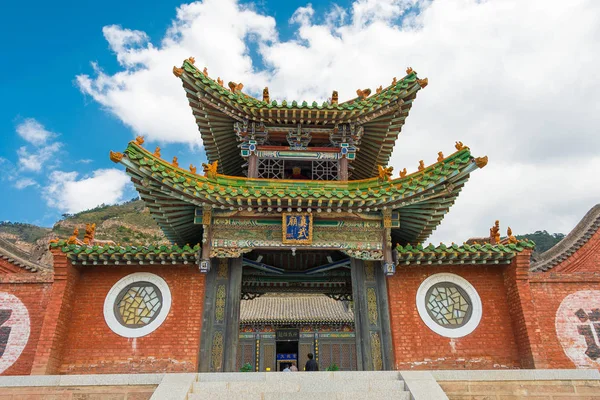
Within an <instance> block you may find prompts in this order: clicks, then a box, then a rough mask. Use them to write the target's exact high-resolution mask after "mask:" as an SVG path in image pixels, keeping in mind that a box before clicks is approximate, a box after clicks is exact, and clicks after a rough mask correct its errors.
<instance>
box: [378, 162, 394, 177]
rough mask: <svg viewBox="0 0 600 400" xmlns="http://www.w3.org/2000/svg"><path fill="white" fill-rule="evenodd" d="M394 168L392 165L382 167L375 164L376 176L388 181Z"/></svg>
mask: <svg viewBox="0 0 600 400" xmlns="http://www.w3.org/2000/svg"><path fill="white" fill-rule="evenodd" d="M393 170H394V167H387V168H384V167H382V166H381V165H378V166H377V171H378V174H377V177H378V178H379V180H380V181H389V180H391V177H392V171H393Z"/></svg>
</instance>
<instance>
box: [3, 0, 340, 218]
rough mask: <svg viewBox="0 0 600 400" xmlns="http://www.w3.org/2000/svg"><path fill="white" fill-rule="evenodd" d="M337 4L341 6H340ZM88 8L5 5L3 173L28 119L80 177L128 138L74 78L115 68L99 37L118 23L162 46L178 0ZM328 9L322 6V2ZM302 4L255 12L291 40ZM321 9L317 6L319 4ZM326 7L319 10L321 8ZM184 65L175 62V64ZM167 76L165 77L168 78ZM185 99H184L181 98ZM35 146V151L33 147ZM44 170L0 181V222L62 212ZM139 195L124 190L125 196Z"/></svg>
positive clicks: (183, 152) (267, 5)
mask: <svg viewBox="0 0 600 400" xmlns="http://www.w3.org/2000/svg"><path fill="white" fill-rule="evenodd" d="M341 3H342V4H343V3H344V2H341ZM92 4H93V3H91V2H86V1H84V2H81V1H62V2H44V1H33V2H9V3H8V4H6V5H4V6H3V7H2V8H3V12H2V13H1V15H0V35H1V36H2V37H3V38H5V40H3V43H2V52H3V53H4V56H3V58H4V57H6V58H4V59H5V60H12V61H11V62H1V63H0V87H2V93H3V94H2V96H1V97H0V133H1V135H0V137H1V142H0V157H1V158H3V159H5V160H6V161H5V162H3V163H2V164H4V165H3V168H4V170H5V171H14V170H18V155H17V150H18V149H19V148H20V147H22V146H27V145H28V143H27V141H25V140H24V139H23V138H22V137H20V136H19V135H18V134H17V132H16V128H17V126H18V125H19V124H21V123H23V122H25V120H27V119H31V118H33V119H35V120H36V121H38V122H39V123H40V124H42V125H43V126H44V128H45V129H46V130H48V131H50V132H53V133H56V134H57V136H56V138H55V139H56V141H58V142H60V143H61V144H62V145H61V148H60V150H59V151H58V152H57V153H55V154H54V156H53V159H54V160H55V161H56V164H55V165H53V166H52V168H53V169H60V170H68V171H78V172H79V173H80V175H85V174H89V173H92V172H93V171H94V170H97V169H100V168H112V167H113V164H112V163H111V162H110V161H109V159H108V152H109V150H121V149H123V148H124V147H125V146H126V143H127V141H129V140H131V138H132V137H133V135H134V134H133V133H132V130H131V129H130V128H128V127H127V126H125V125H124V124H123V123H122V122H121V121H120V120H119V119H118V118H115V117H114V116H113V115H110V114H109V113H107V112H106V111H105V110H103V108H102V106H101V105H100V104H98V103H96V102H94V101H93V100H92V99H90V98H89V96H85V95H84V94H82V92H81V91H80V90H79V88H78V87H77V85H76V83H75V77H76V76H77V75H79V74H85V73H91V72H92V67H91V65H90V63H91V62H92V61H94V62H97V63H98V64H99V65H101V66H102V68H103V69H104V70H105V71H106V72H108V73H111V72H113V73H114V72H116V71H118V70H119V64H118V62H117V60H116V59H115V57H114V54H113V53H112V52H111V51H110V49H109V48H108V44H107V41H106V39H105V38H104V36H103V35H102V28H103V27H104V26H107V25H114V24H116V25H121V26H124V27H127V28H130V29H136V30H141V31H144V32H146V34H147V35H148V36H149V37H150V39H151V40H152V41H155V42H159V41H160V40H161V38H162V37H163V35H164V32H165V30H166V29H167V28H168V27H169V25H170V24H171V21H172V20H173V18H174V17H175V12H176V8H177V7H178V6H179V5H180V4H182V2H181V1H163V0H161V1H154V2H151V1H150V2H149V1H137V0H135V1H126V2H123V1H103V2H102V6H101V7H97V6H96V5H97V4H98V3H94V6H93V8H92ZM324 4H327V3H324ZM304 5H306V2H304V1H285V2H282V1H261V2H259V3H254V5H253V6H254V7H255V8H256V9H257V10H261V11H262V12H264V13H268V14H269V15H272V16H274V17H275V18H276V19H277V21H278V23H279V22H281V27H282V29H281V30H280V31H279V34H280V35H281V37H286V36H290V35H293V31H292V30H291V29H286V27H289V24H288V22H287V21H288V20H289V18H290V17H291V16H292V14H293V13H294V11H295V9H296V8H297V7H300V6H304ZM316 6H317V8H316V9H319V7H318V5H316ZM322 6H323V7H324V5H322ZM180 61H181V60H173V63H178V62H180ZM165 73H166V74H168V71H166V72H165ZM182 96H183V93H182ZM162 146H163V149H164V150H165V152H167V153H169V154H175V153H176V154H179V155H180V160H182V165H185V164H183V163H184V162H188V161H191V160H193V161H194V162H195V163H197V164H198V163H199V162H201V161H204V160H203V159H202V158H203V154H202V152H201V151H196V152H194V153H193V155H190V152H191V151H190V149H189V148H188V146H185V145H181V144H162ZM30 147H32V146H30ZM47 172H48V170H47V169H45V168H44V169H43V170H42V171H40V172H38V173H32V172H19V173H18V177H17V176H16V175H17V174H13V177H15V179H17V180H20V181H23V180H24V179H33V180H35V181H36V182H37V183H38V184H39V185H40V186H37V185H31V186H28V187H26V188H24V189H17V188H16V187H15V186H14V184H15V181H6V180H7V179H9V178H10V177H5V181H4V182H3V187H4V190H3V192H4V193H3V194H2V196H0V221H4V220H10V221H19V222H28V223H33V224H40V225H44V226H51V225H52V224H53V223H54V222H56V220H57V219H58V218H60V215H61V214H62V212H66V211H65V210H60V209H58V208H57V207H49V206H48V205H47V201H46V200H45V199H44V198H43V197H42V194H41V188H42V186H43V185H45V184H46V183H47V177H45V176H44V174H45V173H47ZM134 196H136V193H135V191H133V190H131V188H129V190H128V191H127V195H125V196H124V198H131V197H134Z"/></svg>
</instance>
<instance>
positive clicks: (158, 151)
mask: <svg viewBox="0 0 600 400" xmlns="http://www.w3.org/2000/svg"><path fill="white" fill-rule="evenodd" d="M154 157H158V158H160V147H158V146H156V149H154Z"/></svg>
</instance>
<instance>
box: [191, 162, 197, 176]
mask: <svg viewBox="0 0 600 400" xmlns="http://www.w3.org/2000/svg"><path fill="white" fill-rule="evenodd" d="M190 172H191V173H192V174H195V173H196V167H194V166H193V165H192V164H190Z"/></svg>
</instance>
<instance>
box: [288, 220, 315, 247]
mask: <svg viewBox="0 0 600 400" xmlns="http://www.w3.org/2000/svg"><path fill="white" fill-rule="evenodd" d="M288 216H293V217H306V216H308V220H309V221H308V239H301V240H297V239H287V238H286V228H287V225H286V218H287V217H288ZM312 241H313V215H312V213H282V214H281V242H282V243H283V244H312Z"/></svg>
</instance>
